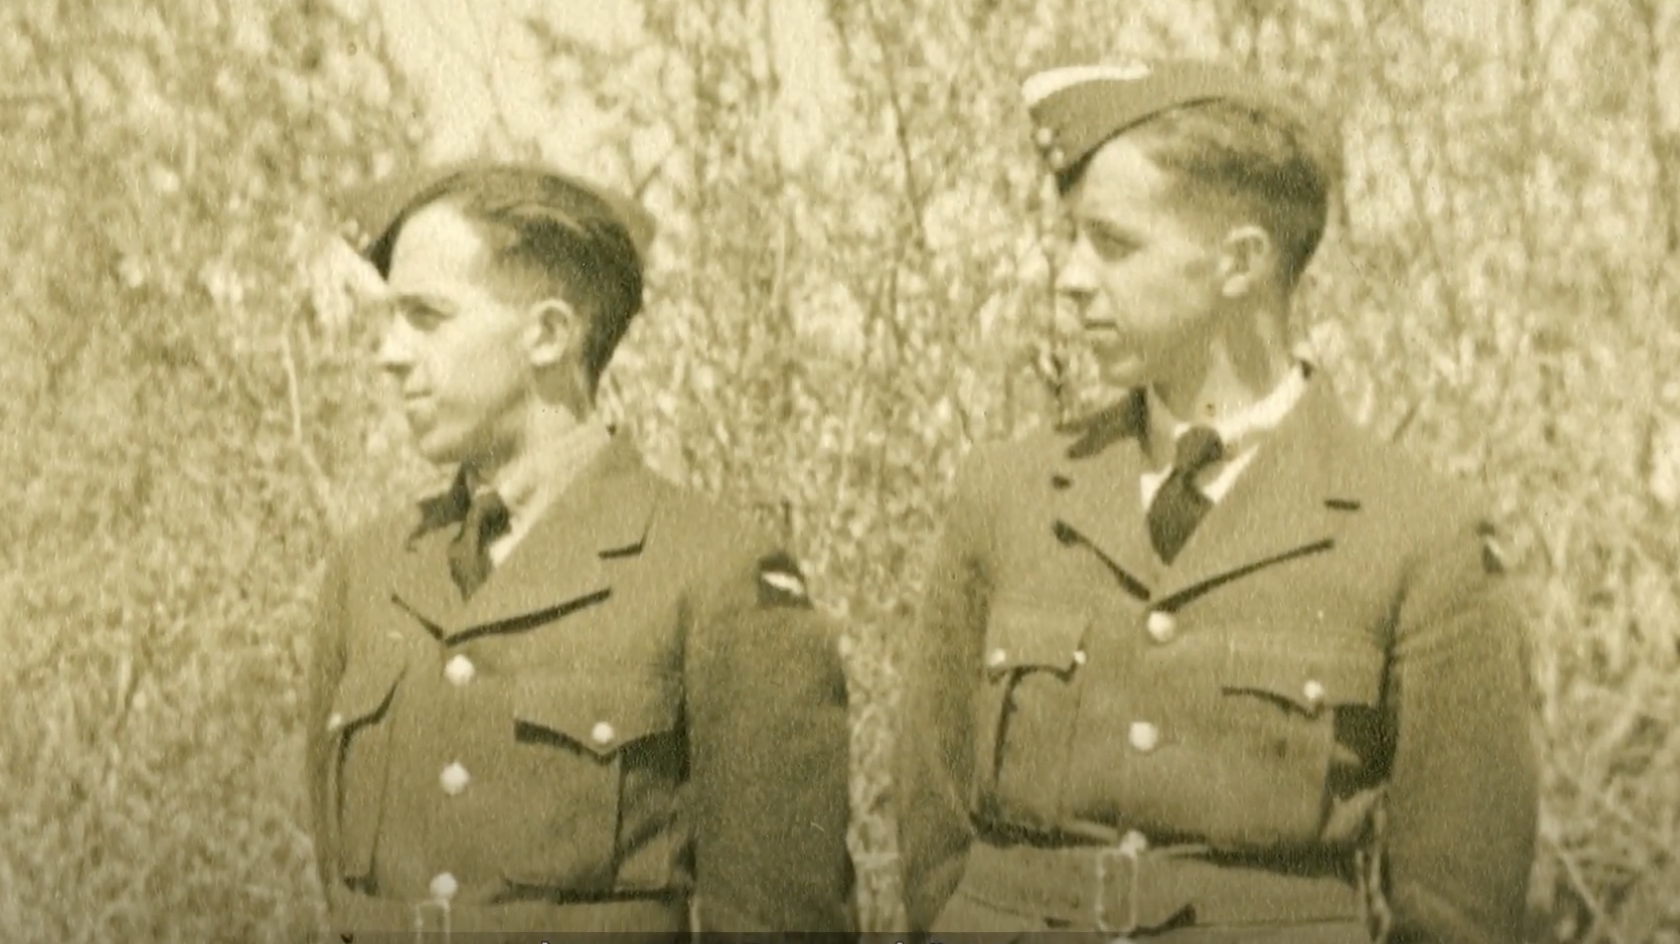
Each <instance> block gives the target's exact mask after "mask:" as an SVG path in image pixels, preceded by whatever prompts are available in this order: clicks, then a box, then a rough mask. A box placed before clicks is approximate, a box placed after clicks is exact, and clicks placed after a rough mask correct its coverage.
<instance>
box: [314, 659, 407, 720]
mask: <svg viewBox="0 0 1680 944" xmlns="http://www.w3.org/2000/svg"><path fill="white" fill-rule="evenodd" d="M402 674H403V665H402V663H401V662H388V663H379V662H376V661H372V660H363V661H353V662H351V663H350V665H348V666H347V667H346V668H345V670H344V675H343V677H341V678H340V679H339V680H338V689H337V691H335V692H334V693H333V702H332V714H330V715H328V716H327V730H328V731H329V732H336V731H340V730H343V729H346V728H351V727H354V726H356V725H358V724H361V723H362V722H364V721H368V720H370V719H372V718H373V717H374V716H375V715H378V714H379V713H380V712H381V711H384V710H385V705H386V704H387V703H388V702H389V701H390V700H391V692H392V691H394V690H395V689H396V687H397V681H398V680H399V679H400V678H402Z"/></svg>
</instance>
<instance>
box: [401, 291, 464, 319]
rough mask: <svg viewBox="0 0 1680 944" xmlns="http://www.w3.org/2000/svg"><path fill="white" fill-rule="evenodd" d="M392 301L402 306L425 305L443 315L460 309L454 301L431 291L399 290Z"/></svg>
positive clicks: (451, 313)
mask: <svg viewBox="0 0 1680 944" xmlns="http://www.w3.org/2000/svg"><path fill="white" fill-rule="evenodd" d="M391 302H392V303H393V304H395V305H397V306H398V307H401V308H413V307H425V308H429V309H431V310H432V311H435V312H437V313H438V314H441V315H453V314H455V312H456V311H457V310H458V308H459V306H457V305H456V304H455V303H454V302H452V301H450V300H449V299H447V298H445V297H443V296H442V295H436V294H432V293H430V292H397V293H393V294H392V296H391Z"/></svg>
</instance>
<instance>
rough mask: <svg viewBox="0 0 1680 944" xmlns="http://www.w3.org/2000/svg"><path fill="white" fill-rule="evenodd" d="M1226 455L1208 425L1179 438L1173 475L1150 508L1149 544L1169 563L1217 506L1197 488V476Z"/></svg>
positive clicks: (1188, 431) (1162, 487)
mask: <svg viewBox="0 0 1680 944" xmlns="http://www.w3.org/2000/svg"><path fill="white" fill-rule="evenodd" d="M1224 455H1225V444H1224V443H1222V442H1220V441H1219V434H1218V433H1216V432H1214V431H1213V430H1211V429H1208V428H1207V427H1206V426H1192V427H1191V428H1190V429H1188V430H1186V431H1185V433H1184V435H1182V436H1180V437H1178V448H1177V454H1176V455H1175V456H1174V457H1173V470H1172V474H1171V475H1169V476H1167V480H1166V482H1165V483H1163V484H1162V485H1161V490H1160V491H1158V492H1156V493H1155V500H1154V501H1153V502H1151V503H1150V505H1149V516H1148V517H1149V541H1150V543H1151V544H1153V545H1155V553H1157V554H1159V555H1161V560H1163V561H1165V562H1166V563H1169V564H1170V563H1172V562H1173V558H1175V557H1177V556H1178V552H1179V551H1180V550H1182V549H1183V548H1184V542H1186V541H1188V540H1190V533H1191V532H1192V531H1195V530H1196V525H1198V524H1200V523H1201V521H1202V516H1203V515H1205V514H1207V512H1208V509H1209V508H1211V507H1212V506H1213V502H1212V501H1210V500H1209V499H1208V497H1207V496H1206V495H1203V494H1202V493H1201V490H1199V489H1197V488H1196V476H1197V475H1198V474H1199V473H1200V472H1201V471H1202V470H1203V469H1205V468H1207V467H1208V466H1210V465H1212V464H1213V463H1215V462H1218V461H1219V460H1220V459H1221V458H1222V457H1223V456H1224Z"/></svg>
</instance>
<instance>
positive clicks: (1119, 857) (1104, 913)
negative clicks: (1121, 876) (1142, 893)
mask: <svg viewBox="0 0 1680 944" xmlns="http://www.w3.org/2000/svg"><path fill="white" fill-rule="evenodd" d="M1148 846H1149V841H1148V840H1147V839H1145V838H1144V836H1143V834H1142V833H1140V832H1138V831H1136V830H1133V831H1131V832H1128V833H1127V834H1126V835H1125V836H1123V837H1122V838H1121V840H1120V844H1119V845H1116V846H1104V847H1103V848H1101V849H1098V850H1097V857H1096V861H1097V869H1096V898H1095V899H1094V901H1095V904H1096V909H1095V910H1096V921H1095V923H1096V929H1097V930H1098V931H1099V932H1101V933H1103V934H1113V935H1116V936H1115V937H1112V938H1109V944H1131V940H1132V939H1131V938H1130V937H1129V935H1130V934H1131V933H1132V932H1133V931H1136V930H1137V927H1138V904H1137V891H1138V868H1139V860H1138V854H1139V853H1141V852H1142V851H1143V850H1144V849H1146V848H1148ZM1116 868H1124V869H1125V870H1126V876H1125V884H1126V914H1125V917H1124V920H1123V922H1122V923H1120V924H1111V923H1110V916H1109V914H1108V887H1109V886H1108V880H1109V876H1110V875H1111V874H1114V872H1113V870H1115V869H1116Z"/></svg>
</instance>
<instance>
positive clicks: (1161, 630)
mask: <svg viewBox="0 0 1680 944" xmlns="http://www.w3.org/2000/svg"><path fill="white" fill-rule="evenodd" d="M1143 627H1144V629H1146V630H1148V631H1149V638H1150V639H1153V640H1155V641H1156V642H1171V641H1172V638H1173V636H1175V635H1177V634H1178V620H1176V619H1173V615H1172V614H1171V613H1167V612H1164V611H1162V610H1151V611H1150V613H1149V619H1147V620H1145V621H1144V624H1143Z"/></svg>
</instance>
